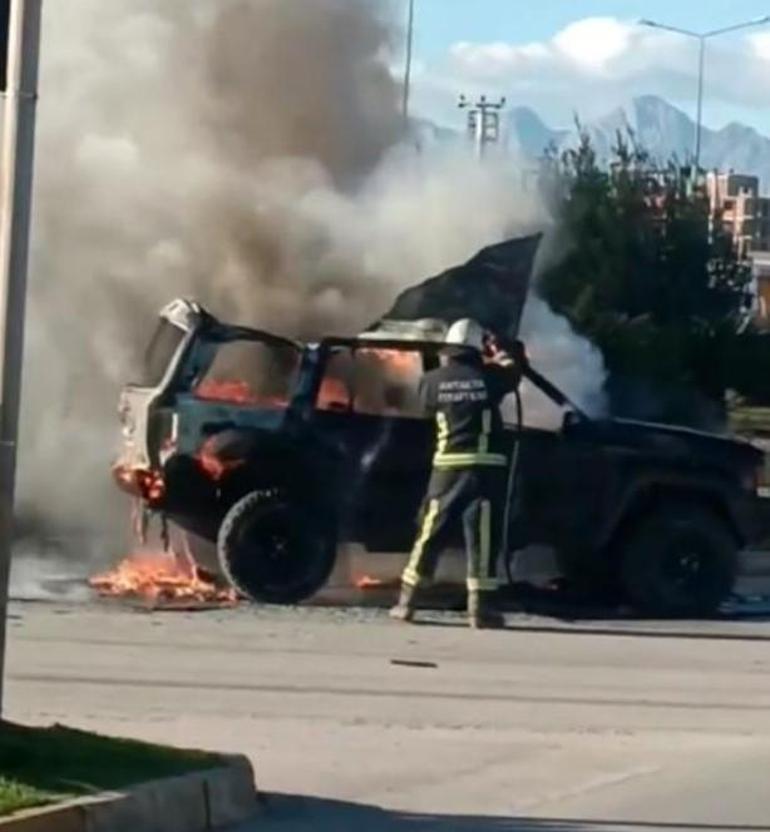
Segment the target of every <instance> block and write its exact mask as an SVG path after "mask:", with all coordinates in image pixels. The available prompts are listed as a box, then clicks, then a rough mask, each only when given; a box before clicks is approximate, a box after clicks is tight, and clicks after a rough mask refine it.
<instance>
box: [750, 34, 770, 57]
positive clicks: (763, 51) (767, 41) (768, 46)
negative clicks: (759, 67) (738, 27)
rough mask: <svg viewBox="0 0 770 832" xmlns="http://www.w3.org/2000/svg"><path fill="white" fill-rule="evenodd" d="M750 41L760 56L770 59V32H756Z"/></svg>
mask: <svg viewBox="0 0 770 832" xmlns="http://www.w3.org/2000/svg"><path fill="white" fill-rule="evenodd" d="M749 43H750V44H751V46H752V48H753V50H754V54H755V55H756V56H757V57H758V58H760V59H762V60H764V61H770V32H755V33H754V34H753V35H751V36H750V37H749Z"/></svg>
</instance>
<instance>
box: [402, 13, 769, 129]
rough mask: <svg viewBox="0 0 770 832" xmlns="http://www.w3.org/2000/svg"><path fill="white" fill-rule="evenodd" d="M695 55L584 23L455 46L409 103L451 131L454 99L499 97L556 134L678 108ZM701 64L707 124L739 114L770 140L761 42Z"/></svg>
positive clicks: (620, 28) (604, 22) (675, 45)
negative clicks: (653, 98)
mask: <svg viewBox="0 0 770 832" xmlns="http://www.w3.org/2000/svg"><path fill="white" fill-rule="evenodd" d="M697 50H698V46H697V42H696V41H695V40H694V39H692V38H687V37H683V36H681V35H678V34H676V33H672V32H665V31H661V30H655V29H650V28H645V27H642V26H639V25H637V24H636V23H634V22H632V21H627V20H621V19H618V18H613V17H589V18H585V19H582V20H577V21H574V22H573V23H570V24H569V25H568V26H566V27H565V28H564V29H562V30H561V31H559V32H557V33H555V34H554V36H553V37H552V38H550V39H548V40H545V41H540V42H534V43H523V44H520V43H506V42H502V41H495V42H488V43H471V42H460V43H456V44H455V45H454V46H452V47H451V48H450V49H449V51H448V53H447V54H446V55H445V56H444V58H443V59H442V60H440V61H434V62H433V63H431V64H430V65H429V66H428V67H427V68H426V70H425V72H423V73H422V76H421V79H420V86H421V89H418V90H416V100H417V101H418V103H419V104H421V105H423V106H424V107H425V108H426V109H427V110H428V111H429V113H428V114H430V115H432V116H434V117H436V116H438V117H439V118H441V120H443V121H444V122H450V121H452V122H453V123H455V124H456V123H457V116H456V114H453V109H454V105H455V101H456V96H457V93H459V92H464V93H466V94H467V95H476V94H478V93H481V92H483V93H486V94H488V95H490V96H497V95H505V96H507V97H508V100H509V101H510V102H511V103H512V104H525V105H529V106H532V107H534V108H535V109H537V110H538V111H539V112H541V113H543V114H544V115H545V116H546V117H547V118H550V119H551V120H552V121H554V122H555V124H556V125H557V126H568V125H569V124H570V122H571V118H572V114H573V113H574V112H578V113H579V114H580V115H581V116H582V117H584V118H595V117H597V116H601V115H604V114H606V113H607V112H608V111H609V110H611V109H613V108H614V107H618V106H622V105H624V104H627V103H628V101H629V100H630V99H631V98H633V97H635V96H638V95H645V94H654V95H661V96H663V97H665V98H666V99H668V100H669V101H671V102H672V103H674V104H678V105H680V106H682V107H683V108H688V107H690V106H691V104H692V102H693V99H694V97H695V90H696V87H697V68H698V53H697ZM706 56H707V63H706V121H707V123H710V124H712V125H715V126H721V124H723V123H725V122H726V121H728V120H730V119H731V118H735V116H736V114H737V113H742V114H743V113H749V114H753V115H752V116H751V117H750V118H749V119H744V120H748V121H749V122H750V123H753V124H754V125H755V126H757V127H759V128H760V129H761V130H763V131H764V132H770V115H769V113H770V84H768V83H767V73H768V62H769V61H770V32H768V31H760V32H753V33H749V34H744V35H740V36H731V37H726V38H723V39H722V38H720V39H714V40H713V41H710V42H709V44H708V50H707V53H706ZM450 107H451V108H452V109H450ZM442 114H443V118H442Z"/></svg>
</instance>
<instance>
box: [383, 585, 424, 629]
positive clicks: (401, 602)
mask: <svg viewBox="0 0 770 832" xmlns="http://www.w3.org/2000/svg"><path fill="white" fill-rule="evenodd" d="M416 597H417V587H414V586H410V585H409V584H401V595H400V596H399V599H398V603H397V604H396V606H395V607H391V609H390V612H389V613H388V614H389V615H390V617H391V618H392V619H393V620H394V621H404V622H406V623H409V622H410V621H413V620H414V614H415V611H416V610H415V600H416Z"/></svg>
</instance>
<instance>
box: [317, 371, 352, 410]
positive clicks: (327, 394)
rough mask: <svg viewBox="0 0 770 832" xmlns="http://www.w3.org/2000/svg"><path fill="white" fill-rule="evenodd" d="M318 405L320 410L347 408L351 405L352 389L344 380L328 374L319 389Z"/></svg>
mask: <svg viewBox="0 0 770 832" xmlns="http://www.w3.org/2000/svg"><path fill="white" fill-rule="evenodd" d="M317 407H318V408H319V409H320V410H347V409H348V408H349V407H350V391H349V390H348V388H347V385H346V384H345V382H344V381H342V380H341V379H339V378H334V377H333V376H326V377H325V378H323V379H322V381H321V387H320V389H319V390H318V403H317Z"/></svg>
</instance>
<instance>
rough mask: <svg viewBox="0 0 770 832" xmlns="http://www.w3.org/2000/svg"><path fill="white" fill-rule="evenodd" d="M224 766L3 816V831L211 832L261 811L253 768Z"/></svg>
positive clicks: (235, 759) (237, 758) (244, 762)
mask: <svg viewBox="0 0 770 832" xmlns="http://www.w3.org/2000/svg"><path fill="white" fill-rule="evenodd" d="M222 760H223V765H222V766H221V767H218V768H214V769H208V770H204V771H195V772H191V773H190V774H183V775H181V776H179V777H170V778H167V779H164V780H153V781H151V782H149V783H141V784H139V785H137V786H132V787H131V788H129V789H125V790H124V791H120V792H104V793H102V794H97V795H94V796H93V797H86V798H79V799H78V800H72V801H68V802H67V803H62V804H59V805H58V806H50V807H47V808H42V809H31V810H28V811H25V812H19V813H18V814H15V815H11V816H10V817H8V818H0V832H138V830H140V829H141V830H142V832H210V831H211V830H214V829H220V828H221V827H223V826H230V825H235V824H238V823H241V822H243V821H245V820H248V819H249V818H250V817H253V815H254V814H256V812H257V811H258V809H259V794H258V791H257V788H256V786H255V783H254V770H253V769H252V767H251V763H250V762H249V760H248V759H247V758H246V757H244V756H242V755H239V754H238V755H222Z"/></svg>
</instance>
